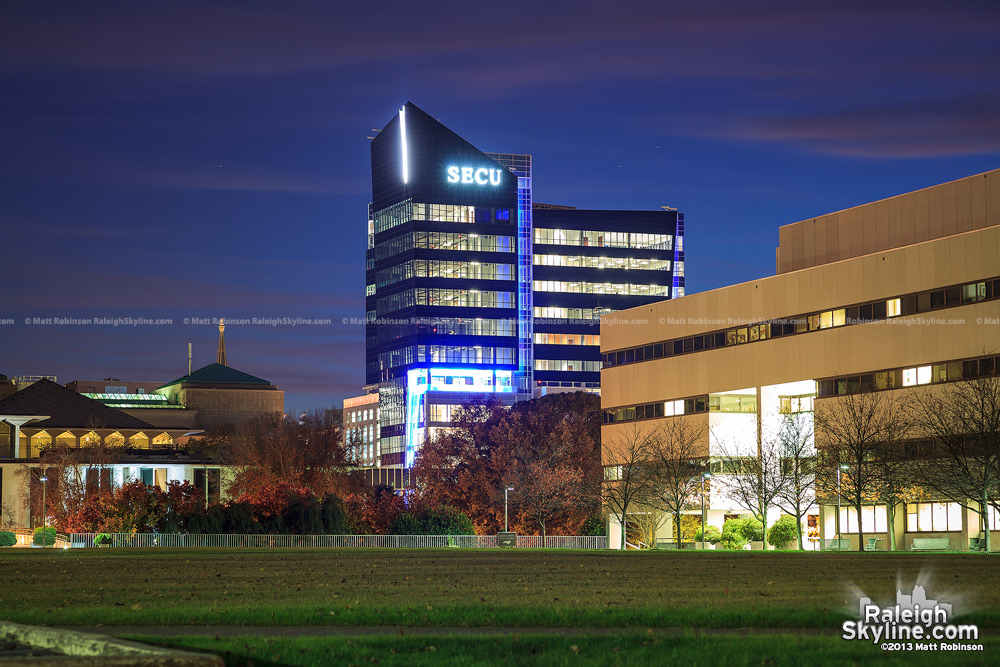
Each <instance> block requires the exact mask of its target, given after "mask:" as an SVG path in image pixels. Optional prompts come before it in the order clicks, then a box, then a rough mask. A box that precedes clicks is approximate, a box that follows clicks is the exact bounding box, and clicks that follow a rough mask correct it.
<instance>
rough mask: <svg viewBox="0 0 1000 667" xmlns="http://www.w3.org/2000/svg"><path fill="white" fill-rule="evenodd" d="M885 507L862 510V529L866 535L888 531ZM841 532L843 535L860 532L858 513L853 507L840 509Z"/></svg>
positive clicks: (863, 508) (877, 506)
mask: <svg viewBox="0 0 1000 667" xmlns="http://www.w3.org/2000/svg"><path fill="white" fill-rule="evenodd" d="M887 525H888V524H887V522H886V514H885V506H884V505H876V506H874V507H862V508H861V527H862V528H863V529H864V532H866V533H884V532H886V530H887ZM840 531H841V532H842V533H857V532H858V512H857V510H856V509H855V508H853V507H842V508H841V509H840Z"/></svg>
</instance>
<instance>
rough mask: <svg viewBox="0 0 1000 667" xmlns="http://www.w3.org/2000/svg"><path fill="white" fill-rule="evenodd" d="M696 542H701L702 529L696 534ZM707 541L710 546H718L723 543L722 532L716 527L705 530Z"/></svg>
mask: <svg viewBox="0 0 1000 667" xmlns="http://www.w3.org/2000/svg"><path fill="white" fill-rule="evenodd" d="M694 541H695V542H701V528H698V532H696V533H695V534H694ZM705 541H706V542H708V543H709V544H718V543H719V542H721V541H722V532H721V531H719V529H718V528H716V527H715V526H708V528H706V529H705Z"/></svg>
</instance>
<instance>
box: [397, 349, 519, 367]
mask: <svg viewBox="0 0 1000 667" xmlns="http://www.w3.org/2000/svg"><path fill="white" fill-rule="evenodd" d="M378 361H379V367H380V368H381V369H382V370H386V369H389V368H399V367H401V366H408V365H410V364H413V363H424V362H435V363H456V364H507V365H513V364H515V363H516V361H517V349H516V348H513V347H491V346H483V345H407V346H405V347H400V348H396V349H394V350H388V351H386V352H379V355H378Z"/></svg>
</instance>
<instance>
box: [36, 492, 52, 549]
mask: <svg viewBox="0 0 1000 667" xmlns="http://www.w3.org/2000/svg"><path fill="white" fill-rule="evenodd" d="M38 481H39V482H41V483H42V548H43V549H44V548H45V487H46V486H48V481H49V478H48V477H47V476H45V475H42V476H41V477H39V478H38ZM53 544H55V543H54V542H53Z"/></svg>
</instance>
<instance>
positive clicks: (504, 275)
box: [414, 259, 514, 280]
mask: <svg viewBox="0 0 1000 667" xmlns="http://www.w3.org/2000/svg"><path fill="white" fill-rule="evenodd" d="M414 272H415V273H416V276H417V277H418V278H470V279H478V280H514V265H513V264H492V263H485V264H483V263H480V262H448V261H442V260H436V259H418V260H416V261H415V262H414Z"/></svg>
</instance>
